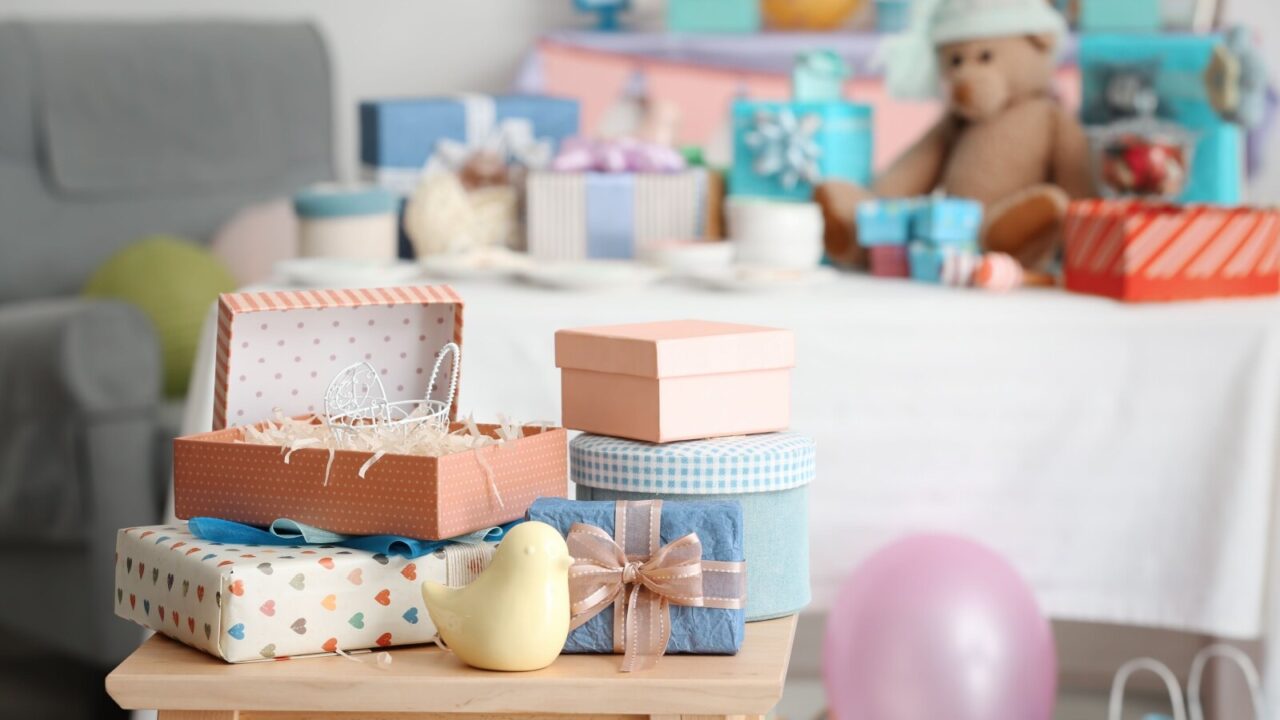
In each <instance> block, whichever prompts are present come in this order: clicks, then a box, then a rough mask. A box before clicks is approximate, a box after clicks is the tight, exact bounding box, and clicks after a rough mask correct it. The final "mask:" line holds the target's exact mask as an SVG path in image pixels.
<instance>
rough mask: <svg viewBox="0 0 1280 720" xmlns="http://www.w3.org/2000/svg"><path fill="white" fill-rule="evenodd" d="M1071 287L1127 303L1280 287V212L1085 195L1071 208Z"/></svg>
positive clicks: (1266, 291) (1244, 293)
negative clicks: (1087, 197) (1111, 198)
mask: <svg viewBox="0 0 1280 720" xmlns="http://www.w3.org/2000/svg"><path fill="white" fill-rule="evenodd" d="M1065 244H1066V257H1065V262H1064V265H1065V268H1064V269H1065V274H1066V287H1067V289H1068V290H1072V291H1074V292H1082V293H1090V294H1094V295H1105V296H1107V297H1112V298H1116V299H1117V300H1124V301H1128V302H1144V301H1160V300H1192V299H1196V298H1210V297H1237V296H1248V295H1273V294H1276V293H1277V292H1280V211H1276V210H1270V209H1267V210H1264V209H1258V208H1247V207H1214V206H1208V205H1192V206H1176V205H1164V204H1157V203H1147V202H1140V201H1123V200H1080V201H1076V202H1073V203H1072V204H1071V206H1070V208H1069V209H1068V210H1067V222H1066V229H1065Z"/></svg>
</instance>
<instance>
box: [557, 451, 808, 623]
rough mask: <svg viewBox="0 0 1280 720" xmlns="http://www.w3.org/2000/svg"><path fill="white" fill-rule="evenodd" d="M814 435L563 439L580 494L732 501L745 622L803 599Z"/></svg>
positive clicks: (777, 613)
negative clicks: (740, 541) (736, 508)
mask: <svg viewBox="0 0 1280 720" xmlns="http://www.w3.org/2000/svg"><path fill="white" fill-rule="evenodd" d="M815 457H816V448H815V446H814V442H813V440H812V439H810V438H808V437H805V436H804V435H800V434H797V433H792V432H780V433H767V434H763V435H746V436H740V437H727V438H716V439H712V440H691V441H688V442H673V443H664V444H662V445H654V444H651V443H646V442H639V441H636V440H624V439H622V438H615V437H604V436H602V435H589V434H583V435H579V436H578V437H576V438H574V439H573V441H572V442H570V443H569V470H570V474H571V475H572V477H573V481H574V483H576V484H577V486H578V491H577V493H578V495H577V496H578V499H579V500H641V499H649V498H658V499H661V500H667V501H677V502H678V501H680V500H690V499H693V496H697V497H703V496H708V495H714V496H716V499H723V500H737V501H738V502H739V503H741V504H742V512H743V517H744V519H745V533H744V550H745V551H746V560H747V621H748V622H750V621H753V620H768V619H769V618H775V617H781V616H783V615H790V614H792V613H795V612H798V611H800V610H801V609H802V608H804V606H806V605H808V604H809V489H808V486H809V483H810V482H811V481H812V480H813V476H814V472H815Z"/></svg>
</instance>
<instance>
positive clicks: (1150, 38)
mask: <svg viewBox="0 0 1280 720" xmlns="http://www.w3.org/2000/svg"><path fill="white" fill-rule="evenodd" d="M1222 44H1223V39H1222V37H1220V36H1218V35H1190V34H1169V35H1165V34H1156V35H1121V34H1115V35H1098V34H1086V35H1082V36H1081V37H1080V74H1081V80H1082V85H1083V87H1082V95H1081V115H1082V118H1083V120H1084V122H1085V123H1086V124H1096V123H1100V122H1103V121H1105V120H1115V119H1117V118H1116V116H1117V115H1118V114H1122V113H1123V112H1124V111H1125V109H1124V108H1118V107H1115V102H1114V100H1113V97H1112V95H1111V94H1108V92H1107V87H1108V85H1109V84H1111V83H1112V82H1113V80H1115V79H1117V78H1120V77H1123V78H1124V81H1125V82H1126V83H1130V84H1132V83H1133V82H1137V83H1140V84H1141V85H1143V86H1144V87H1149V89H1150V90H1151V92H1153V93H1154V94H1155V96H1156V98H1157V104H1156V116H1157V117H1158V118H1159V119H1161V120H1167V121H1170V122H1174V123H1177V124H1178V125H1181V126H1183V127H1185V128H1187V129H1188V130H1190V131H1191V132H1192V133H1193V134H1194V135H1195V136H1196V144H1195V149H1194V151H1193V152H1192V155H1191V174H1190V178H1189V179H1188V182H1187V186H1186V188H1185V189H1184V190H1183V192H1182V194H1181V195H1179V196H1178V197H1177V198H1176V200H1177V202H1180V203H1210V204H1217V205H1238V204H1240V203H1241V202H1243V199H1244V130H1243V129H1242V128H1241V127H1240V126H1238V125H1235V124H1233V123H1231V122H1228V121H1227V120H1225V119H1223V118H1222V117H1221V116H1220V115H1219V114H1218V111H1217V110H1215V109H1214V107H1213V104H1212V103H1211V102H1210V100H1209V93H1208V91H1207V89H1206V86H1205V82H1206V80H1205V77H1206V70H1207V69H1208V68H1209V63H1210V61H1211V60H1212V59H1213V55H1214V51H1215V49H1217V48H1218V47H1219V46H1221V45H1222ZM1131 112H1133V114H1137V113H1136V111H1133V110H1132V109H1131Z"/></svg>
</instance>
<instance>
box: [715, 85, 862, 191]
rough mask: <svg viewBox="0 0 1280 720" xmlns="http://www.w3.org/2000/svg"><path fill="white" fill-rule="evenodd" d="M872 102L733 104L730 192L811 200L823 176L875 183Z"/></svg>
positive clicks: (742, 101) (739, 102)
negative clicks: (873, 179) (872, 168)
mask: <svg viewBox="0 0 1280 720" xmlns="http://www.w3.org/2000/svg"><path fill="white" fill-rule="evenodd" d="M871 143H872V132H871V107H870V106H867V105H861V104H858V103H852V102H847V101H844V100H835V101H825V102H802V101H792V102H786V101H782V102H778V101H752V100H739V101H737V102H735V103H734V104H733V167H732V168H731V169H730V171H729V193H730V194H731V195H738V196H751V197H764V198H772V199H776V200H809V199H810V198H811V197H812V195H813V188H814V185H816V184H817V183H819V182H822V181H823V180H847V181H849V182H853V183H857V184H859V185H863V186H866V185H870V183H871V159H872V145H871Z"/></svg>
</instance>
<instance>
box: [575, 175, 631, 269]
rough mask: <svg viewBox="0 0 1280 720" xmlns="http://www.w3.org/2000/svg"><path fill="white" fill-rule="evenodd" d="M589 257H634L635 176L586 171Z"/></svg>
mask: <svg viewBox="0 0 1280 720" xmlns="http://www.w3.org/2000/svg"><path fill="white" fill-rule="evenodd" d="M583 182H584V183H586V204H587V217H586V224H587V257H589V258H597V259H623V260H626V259H631V258H634V257H635V254H636V247H635V246H636V242H635V234H636V227H635V176H634V175H633V174H632V173H586V174H585V175H584V176H583Z"/></svg>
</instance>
